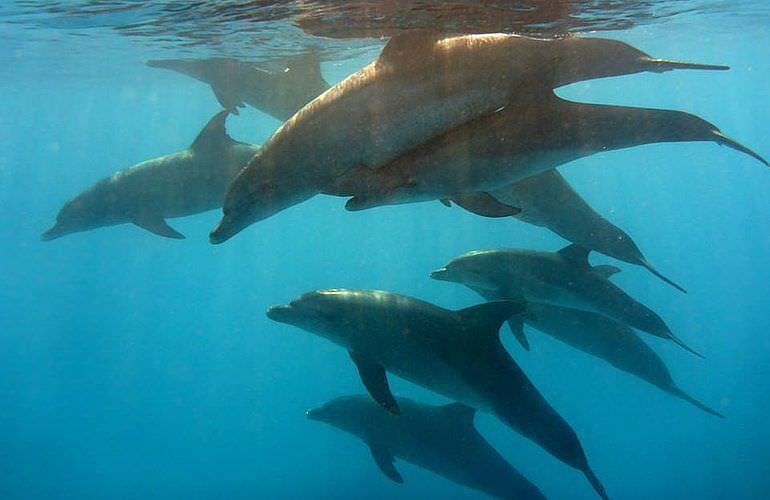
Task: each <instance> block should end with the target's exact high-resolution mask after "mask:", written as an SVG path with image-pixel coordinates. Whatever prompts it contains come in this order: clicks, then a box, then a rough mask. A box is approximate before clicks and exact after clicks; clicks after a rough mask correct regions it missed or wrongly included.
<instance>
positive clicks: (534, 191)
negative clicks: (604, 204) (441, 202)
mask: <svg viewBox="0 0 770 500" xmlns="http://www.w3.org/2000/svg"><path fill="white" fill-rule="evenodd" d="M452 201H454V202H455V203H457V204H458V205H459V206H461V207H463V208H465V209H466V210H469V211H471V212H474V213H476V214H479V215H483V216H487V217H489V216H498V217H499V216H508V215H513V216H515V217H516V218H517V219H518V220H521V221H524V222H527V223H529V224H534V225H536V226H541V227H546V228H548V229H550V230H551V231H553V232H554V233H556V234H558V235H559V236H561V237H562V238H564V239H565V240H567V241H571V242H573V243H577V244H579V245H582V246H584V247H586V248H590V249H591V250H595V251H597V252H601V253H603V254H604V255H608V256H610V257H613V258H615V259H618V260H622V261H624V262H628V263H629V264H634V265H638V266H642V267H644V268H646V269H647V270H648V271H650V272H651V273H652V274H654V275H655V276H657V277H658V278H660V279H661V280H663V281H665V282H666V283H668V284H669V285H671V286H673V287H674V288H676V289H677V290H679V291H681V292H684V293H687V291H686V290H685V289H684V288H682V287H681V286H680V285H678V284H677V283H676V282H674V281H672V280H671V279H669V278H667V277H666V276H664V275H663V274H661V273H660V272H659V271H658V270H657V269H655V267H653V266H652V264H650V262H649V261H648V260H647V258H646V257H645V256H644V254H642V251H641V250H640V249H639V247H638V246H637V245H636V243H634V240H633V239H632V238H631V236H629V235H628V233H626V232H625V231H623V230H622V229H620V228H619V227H617V226H616V225H614V224H612V223H611V222H610V221H608V220H607V219H605V218H604V217H602V216H601V215H600V214H599V213H598V212H596V211H595V210H594V209H593V208H591V206H590V205H589V204H588V203H586V201H585V200H584V199H583V198H582V197H581V196H580V195H579V194H578V193H577V192H576V191H575V190H574V189H573V188H572V186H570V185H569V183H568V182H567V181H566V179H564V177H562V175H561V174H560V173H559V172H558V171H557V170H556V169H554V170H547V171H545V172H543V173H541V174H537V175H533V176H532V177H528V178H526V179H524V180H521V181H518V182H514V183H513V184H510V185H508V186H505V187H503V188H500V189H496V190H494V191H490V192H489V193H485V192H476V193H461V194H459V195H455V196H454V197H453V198H452Z"/></svg>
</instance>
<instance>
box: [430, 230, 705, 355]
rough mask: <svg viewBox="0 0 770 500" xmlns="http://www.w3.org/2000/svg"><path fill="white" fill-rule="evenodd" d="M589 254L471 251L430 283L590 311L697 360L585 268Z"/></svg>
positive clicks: (571, 249)
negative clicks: (667, 342)
mask: <svg viewBox="0 0 770 500" xmlns="http://www.w3.org/2000/svg"><path fill="white" fill-rule="evenodd" d="M589 252H590V250H589V249H587V248H584V247H581V246H579V245H576V244H574V243H573V244H571V245H569V246H567V247H565V248H562V249H561V250H560V251H559V252H540V251H535V250H525V249H515V248H503V249H493V250H480V251H472V252H468V253H466V254H463V255H461V256H459V257H456V258H455V259H452V261H451V262H449V263H448V264H447V265H446V266H444V267H442V268H440V269H438V270H436V271H433V272H432V273H431V278H433V279H437V280H440V281H451V282H456V283H461V284H463V285H467V286H469V287H472V288H474V289H478V290H488V291H490V292H494V293H496V294H499V295H500V296H503V297H505V298H508V299H519V300H520V299H525V300H531V301H535V302H545V303H548V304H553V305H558V306H563V307H570V308H573V309H580V310H583V311H589V312H596V313H599V314H603V315H605V316H607V317H609V318H612V319H615V320H617V321H620V322H622V323H625V324H627V325H629V326H632V327H634V328H637V329H639V330H641V331H643V332H645V333H649V334H650V335H654V336H656V337H660V338H664V339H669V340H672V341H673V342H675V343H676V344H678V345H679V346H680V347H682V348H684V349H685V350H687V351H689V352H691V353H692V354H695V355H696V356H698V357H703V356H702V355H701V354H700V353H698V352H697V351H695V350H693V349H692V348H691V347H689V346H688V345H687V344H685V343H684V342H683V341H682V340H681V339H679V338H678V337H677V336H675V335H674V333H673V332H672V331H671V329H670V328H669V327H668V325H666V323H665V322H664V321H663V319H661V318H660V316H658V315H657V314H655V312H654V311H652V310H651V309H650V308H648V307H647V306H645V305H644V304H642V303H641V302H637V301H636V300H635V299H634V298H632V297H631V296H630V295H628V294H627V293H625V292H624V291H623V290H622V289H621V288H620V287H618V286H617V285H615V284H614V283H612V282H611V281H610V280H609V277H608V275H607V273H606V272H596V269H595V268H592V267H591V265H590V264H589V263H588V254H589Z"/></svg>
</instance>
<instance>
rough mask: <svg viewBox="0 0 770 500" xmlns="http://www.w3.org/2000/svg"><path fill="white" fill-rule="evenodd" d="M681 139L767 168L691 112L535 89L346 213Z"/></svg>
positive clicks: (440, 140) (487, 185)
mask: <svg viewBox="0 0 770 500" xmlns="http://www.w3.org/2000/svg"><path fill="white" fill-rule="evenodd" d="M682 141H712V142H716V143H717V144H722V145H727V146H730V147H732V148H734V149H737V150H739V151H742V152H744V153H747V154H749V155H751V156H753V157H754V158H756V159H758V160H759V161H761V162H763V163H764V164H765V165H767V161H766V160H764V159H763V158H762V157H761V156H759V155H758V154H756V153H755V152H753V151H751V150H750V149H748V148H747V147H745V146H743V145H741V144H739V143H737V142H735V141H734V140H732V139H730V138H728V137H727V136H725V135H724V134H722V132H720V131H719V129H717V128H716V127H715V126H714V125H712V124H711V123H709V122H707V121H705V120H703V119H701V118H699V117H697V116H695V115H691V114H689V113H684V112H681V111H671V110H663V109H647V108H633V107H628V106H608V105H600V104H581V103H576V102H570V101H566V100H564V99H561V98H559V97H557V96H556V95H555V94H554V93H553V92H552V91H551V90H550V89H540V88H534V89H533V90H531V91H529V92H521V93H520V95H519V97H518V98H517V100H516V101H514V102H513V103H509V104H508V105H507V106H505V107H504V108H503V109H501V110H499V111H496V112H494V113H491V114H488V115H485V116H482V117H479V118H476V119H474V120H471V121H469V122H468V123H465V124H463V125H460V126H458V127H455V128H453V129H451V130H449V131H448V132H446V133H444V134H442V135H440V136H438V137H436V138H434V139H432V140H430V141H427V142H425V143H424V144H422V145H420V146H418V147H416V148H414V149H412V150H411V151H409V152H407V153H405V154H403V155H401V156H399V157H398V158H397V159H395V160H393V161H391V162H389V163H388V164H386V165H384V166H382V167H380V168H378V169H377V170H376V171H372V172H371V175H370V176H369V178H368V179H366V185H364V186H361V187H360V189H359V190H358V191H356V193H355V196H354V197H353V198H351V199H350V200H349V201H348V203H347V205H346V208H348V209H349V210H363V209H367V208H372V207H376V206H381V205H393V204H401V203H412V202H416V201H427V200H438V199H445V198H451V197H452V196H453V195H454V194H456V193H463V192H468V191H471V192H472V191H492V190H496V189H500V188H502V187H504V186H507V185H510V184H512V183H514V182H517V181H520V180H522V179H526V178H527V177H530V176H532V175H536V174H539V173H541V172H544V171H547V170H550V169H553V168H556V167H557V166H559V165H563V164H565V163H568V162H571V161H573V160H577V159H579V158H583V157H586V156H589V155H593V154H596V153H601V152H604V151H612V150H616V149H621V148H629V147H633V146H640V145H643V144H651V143H658V142H682ZM367 188H368V192H367V191H366V189H367Z"/></svg>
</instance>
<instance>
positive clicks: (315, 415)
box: [305, 408, 321, 420]
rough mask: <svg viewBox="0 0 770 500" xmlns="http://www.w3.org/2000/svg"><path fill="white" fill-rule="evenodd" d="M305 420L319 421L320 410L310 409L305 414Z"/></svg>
mask: <svg viewBox="0 0 770 500" xmlns="http://www.w3.org/2000/svg"><path fill="white" fill-rule="evenodd" d="M305 418H307V419H308V420H320V418H321V409H320V408H311V409H309V410H307V411H306V412H305Z"/></svg>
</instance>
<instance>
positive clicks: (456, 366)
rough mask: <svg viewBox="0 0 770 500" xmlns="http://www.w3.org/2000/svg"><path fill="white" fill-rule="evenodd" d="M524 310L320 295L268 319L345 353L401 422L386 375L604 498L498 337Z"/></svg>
mask: <svg viewBox="0 0 770 500" xmlns="http://www.w3.org/2000/svg"><path fill="white" fill-rule="evenodd" d="M522 311H523V307H522V306H521V305H520V304H518V303H516V302H511V301H500V302H488V303H486V304H481V305H477V306H474V307H469V308H467V309H463V310H461V311H456V312H455V311H449V310H447V309H442V308H440V307H437V306H435V305H433V304H429V303H427V302H423V301H421V300H417V299H413V298H411V297H405V296H402V295H396V294H392V293H388V292H380V291H367V290H321V291H316V292H311V293H306V294H304V295H302V296H300V297H299V298H297V299H295V300H294V301H292V302H291V303H289V304H288V305H284V306H273V307H271V308H270V309H268V311H267V316H268V317H269V318H270V319H272V320H274V321H278V322H281V323H287V324H290V325H294V326H296V327H299V328H301V329H303V330H306V331H308V332H310V333H313V334H316V335H319V336H321V337H324V338H327V339H328V340H330V341H331V342H333V343H335V344H337V345H339V346H341V347H343V348H344V349H347V350H348V352H349V353H350V356H351V358H352V359H353V361H354V363H355V364H356V367H357V368H358V372H359V374H360V376H361V380H362V381H363V383H364V386H365V387H366V388H367V390H368V391H369V394H370V395H371V396H372V397H373V398H374V400H376V401H377V402H378V403H379V404H380V405H381V406H383V407H384V408H385V409H386V410H388V411H390V412H391V413H394V414H399V413H400V410H399V406H398V402H397V401H396V399H395V398H394V397H393V394H392V393H391V392H390V388H389V386H388V381H387V374H386V370H387V371H389V372H392V373H393V374H395V375H398V376H399V377H402V378H404V379H406V380H409V381H410V382H413V383H415V384H418V385H421V386H423V387H425V388H427V389H430V390H432V391H435V392H437V393H439V394H441V395H443V396H445V397H448V398H450V399H453V400H455V401H458V402H461V403H463V404H466V405H468V406H471V407H473V408H476V409H479V410H482V411H488V412H491V413H493V414H494V415H496V416H497V417H498V418H500V420H502V421H503V422H504V423H505V424H506V425H508V426H510V427H511V428H513V429H515V430H516V431H518V432H519V433H521V434H522V435H523V436H525V437H527V438H529V439H531V440H532V441H534V442H535V443H537V444H538V445H540V446H541V447H543V448H544V449H545V450H546V451H548V452H549V453H551V454H552V455H553V456H554V457H556V458H558V459H559V460H561V461H563V462H564V463H566V464H568V465H570V466H572V467H574V468H576V469H577V470H580V471H582V472H583V474H585V476H586V478H587V479H588V481H589V482H590V483H591V485H592V486H593V487H594V489H595V490H596V491H597V493H599V495H600V496H601V497H602V498H607V496H606V493H605V491H604V487H603V486H602V485H601V482H600V481H599V479H598V478H597V477H596V475H595V474H594V472H593V471H592V470H591V468H590V466H589V465H588V460H587V458H586V456H585V453H584V451H583V448H582V446H581V444H580V441H579V439H578V437H577V435H576V434H575V431H574V430H572V428H571V427H570V426H569V424H568V423H567V422H565V421H564V419H563V418H562V417H561V416H559V414H558V413H557V412H556V410H554V409H553V408H552V407H551V406H550V405H549V404H548V402H547V401H546V400H545V399H544V398H543V396H542V395H541V394H540V393H539V392H538V390H537V389H536V388H535V386H533V385H532V383H531V382H530V381H529V379H528V378H527V376H526V375H525V374H524V372H523V371H522V370H521V368H519V366H518V365H517V364H516V362H515V361H514V360H513V359H512V358H511V357H510V356H509V355H508V353H507V352H506V350H505V348H504V347H503V345H502V344H501V343H500V338H499V334H498V331H499V329H500V325H501V324H502V323H503V322H504V321H506V319H508V318H511V317H512V316H514V315H516V314H518V313H521V312H522Z"/></svg>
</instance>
